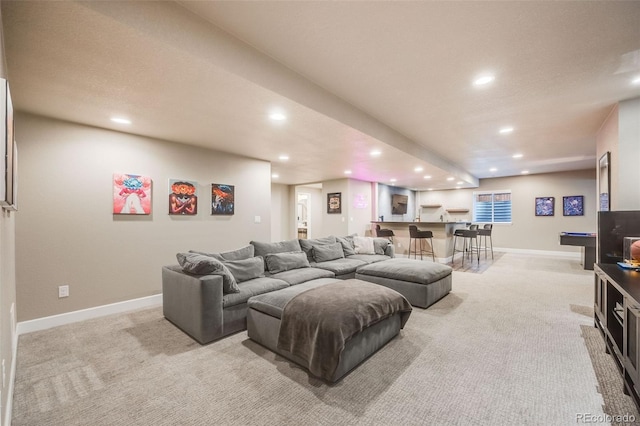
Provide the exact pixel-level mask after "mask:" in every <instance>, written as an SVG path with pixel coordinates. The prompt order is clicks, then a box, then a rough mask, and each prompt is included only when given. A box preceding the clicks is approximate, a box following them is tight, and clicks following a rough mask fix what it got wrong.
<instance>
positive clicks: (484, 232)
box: [478, 223, 493, 260]
mask: <svg viewBox="0 0 640 426" xmlns="http://www.w3.org/2000/svg"><path fill="white" fill-rule="evenodd" d="M492 230H493V224H490V223H487V224H486V225H484V228H482V229H478V237H479V239H480V247H478V249H483V248H484V258H485V259H486V258H487V237H489V243H491V259H492V260H493V239H492V238H491V231H492ZM482 237H484V246H483V245H482Z"/></svg>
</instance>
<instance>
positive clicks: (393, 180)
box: [389, 178, 397, 182]
mask: <svg viewBox="0 0 640 426" xmlns="http://www.w3.org/2000/svg"><path fill="white" fill-rule="evenodd" d="M396 180H397V179H396V178H391V179H389V182H395V181H396Z"/></svg>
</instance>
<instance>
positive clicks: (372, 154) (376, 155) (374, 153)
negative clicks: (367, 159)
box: [369, 149, 382, 157]
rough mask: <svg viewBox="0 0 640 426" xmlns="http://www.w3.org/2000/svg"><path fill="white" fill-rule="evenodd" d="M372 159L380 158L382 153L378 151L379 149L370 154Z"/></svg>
mask: <svg viewBox="0 0 640 426" xmlns="http://www.w3.org/2000/svg"><path fill="white" fill-rule="evenodd" d="M369 154H370V155H371V156H372V157H378V156H380V155H381V154H382V151H378V150H377V149H374V150H373V151H371V152H370V153H369Z"/></svg>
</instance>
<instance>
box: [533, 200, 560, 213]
mask: <svg viewBox="0 0 640 426" xmlns="http://www.w3.org/2000/svg"><path fill="white" fill-rule="evenodd" d="M555 204H556V199H555V197H536V216H553V214H554V210H555Z"/></svg>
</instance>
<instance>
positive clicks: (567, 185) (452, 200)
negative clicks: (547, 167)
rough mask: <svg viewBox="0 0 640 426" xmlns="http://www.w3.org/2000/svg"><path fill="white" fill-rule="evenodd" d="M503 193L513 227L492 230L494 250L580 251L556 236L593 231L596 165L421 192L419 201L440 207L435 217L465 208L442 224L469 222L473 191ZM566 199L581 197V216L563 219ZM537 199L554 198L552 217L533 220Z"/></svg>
mask: <svg viewBox="0 0 640 426" xmlns="http://www.w3.org/2000/svg"><path fill="white" fill-rule="evenodd" d="M504 189H508V190H511V192H512V219H513V223H512V224H510V225H506V224H505V225H495V226H494V228H493V242H494V245H495V247H497V248H498V247H499V248H509V249H521V250H546V251H567V252H573V251H579V250H580V249H579V247H568V246H561V245H559V242H558V234H559V233H560V232H563V231H568V232H595V231H596V209H597V198H596V171H595V164H594V169H593V170H581V171H575V172H564V173H547V174H540V175H528V176H516V177H508V178H495V179H481V180H480V187H479V188H476V189H460V190H452V191H428V192H422V193H421V194H420V196H419V199H420V200H421V203H422V204H442V206H443V207H442V210H441V211H440V212H439V213H437V214H438V217H439V215H440V214H442V212H444V209H445V208H447V207H454V208H461V207H462V208H468V209H469V213H468V214H450V215H449V216H445V220H446V218H447V217H448V218H449V219H451V220H453V221H457V220H471V212H472V211H473V192H474V191H485V190H504ZM567 195H584V207H585V215H584V216H573V217H565V216H563V215H562V197H563V196H567ZM536 197H555V215H554V216H552V217H540V216H538V217H537V216H535V214H534V203H535V198H536ZM423 211H425V212H427V211H431V209H423ZM428 214H433V213H428ZM437 220H439V218H438V219H437Z"/></svg>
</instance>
